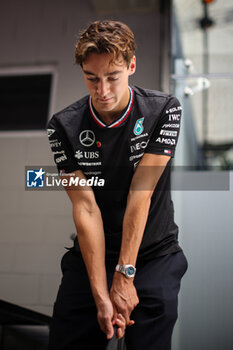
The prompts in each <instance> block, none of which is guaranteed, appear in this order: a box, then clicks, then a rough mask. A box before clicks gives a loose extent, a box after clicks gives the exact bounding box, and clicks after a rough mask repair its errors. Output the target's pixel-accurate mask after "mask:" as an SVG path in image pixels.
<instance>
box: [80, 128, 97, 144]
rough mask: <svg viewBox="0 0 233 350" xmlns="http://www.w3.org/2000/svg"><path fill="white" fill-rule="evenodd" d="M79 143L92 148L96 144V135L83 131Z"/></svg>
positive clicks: (89, 131)
mask: <svg viewBox="0 0 233 350" xmlns="http://www.w3.org/2000/svg"><path fill="white" fill-rule="evenodd" d="M79 141H80V142H81V144H82V145H83V146H85V147H90V146H92V145H93V144H94V142H95V134H94V133H93V131H91V130H83V131H82V132H81V134H80V135H79Z"/></svg>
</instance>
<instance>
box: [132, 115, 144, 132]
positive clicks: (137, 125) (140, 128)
mask: <svg viewBox="0 0 233 350" xmlns="http://www.w3.org/2000/svg"><path fill="white" fill-rule="evenodd" d="M143 120H144V118H140V119H138V120H137V121H136V123H135V126H134V129H133V133H134V135H136V136H138V135H141V133H142V132H143V130H144V127H143V125H142V123H143Z"/></svg>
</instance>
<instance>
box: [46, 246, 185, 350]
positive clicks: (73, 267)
mask: <svg viewBox="0 0 233 350" xmlns="http://www.w3.org/2000/svg"><path fill="white" fill-rule="evenodd" d="M116 263H117V261H116V260H114V259H107V260H106V267H107V278H108V284H109V288H110V286H111V281H112V277H113V273H114V270H115V266H116ZM136 267H137V273H136V277H135V280H134V284H135V287H136V289H137V293H138V297H139V300H140V302H139V304H138V305H137V307H136V308H135V309H134V311H133V312H132V316H131V319H133V320H135V324H134V325H133V326H130V327H127V328H126V333H125V342H126V347H127V350H143V349H145V350H170V349H171V336H172V331H173V327H174V325H175V322H176V319H177V296H178V293H179V289H180V281H181V278H182V276H183V275H184V273H185V271H186V269H187V260H186V258H185V256H184V254H183V252H182V251H179V252H177V253H174V254H168V255H165V256H161V257H157V258H155V259H153V260H149V261H139V262H137V266H136ZM61 268H62V272H63V278H62V282H61V285H60V287H59V291H58V295H57V299H56V302H55V304H54V312H53V320H52V324H51V327H50V337H49V347H48V350H91V349H100V350H101V349H103V350H104V349H105V347H106V345H107V340H106V336H105V334H104V333H103V332H102V331H101V330H100V328H99V325H98V322H97V310H96V306H95V303H94V299H93V297H92V294H91V290H90V284H89V280H88V276H87V272H86V268H85V265H84V262H83V259H82V257H81V254H80V253H77V252H75V250H74V249H71V250H70V251H68V252H67V253H66V254H65V255H64V256H63V258H62V261H61Z"/></svg>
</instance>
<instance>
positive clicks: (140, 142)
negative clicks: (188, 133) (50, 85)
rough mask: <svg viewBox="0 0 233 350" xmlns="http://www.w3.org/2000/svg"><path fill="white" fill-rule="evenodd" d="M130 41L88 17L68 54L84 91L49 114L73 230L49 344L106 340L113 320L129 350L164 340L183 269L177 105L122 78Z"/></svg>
mask: <svg viewBox="0 0 233 350" xmlns="http://www.w3.org/2000/svg"><path fill="white" fill-rule="evenodd" d="M135 48H136V44H135V40H134V35H133V33H132V31H131V30H130V29H129V28H128V26H126V25H125V24H123V23H121V22H116V21H97V22H94V23H92V24H91V25H90V26H89V27H88V28H87V29H86V30H85V31H84V32H83V33H82V35H81V36H80V39H79V41H78V43H77V45H76V53H75V54H76V63H77V64H79V65H80V66H81V69H82V73H83V77H84V82H85V84H86V86H87V88H88V91H89V94H90V95H89V96H87V97H84V98H83V99H81V100H79V101H77V102H75V103H74V104H72V105H71V106H69V107H67V108H65V109H64V110H63V111H61V112H59V113H57V114H55V115H54V116H53V118H52V119H51V121H50V122H49V140H50V144H51V147H52V151H53V153H54V158H55V162H56V164H57V167H58V170H59V171H60V172H61V174H62V177H64V178H66V179H67V180H69V178H70V174H73V176H75V178H76V179H78V180H79V183H76V184H75V183H73V184H72V183H71V184H70V186H69V187H67V188H66V190H67V194H68V196H69V198H70V199H71V202H72V206H73V218H74V223H75V226H76V229H77V238H76V239H75V242H74V247H73V248H71V249H70V251H68V252H67V253H66V254H65V255H64V257H63V259H62V262H61V267H62V272H63V279H62V283H61V286H60V288H59V291H58V295H57V299H56V302H55V305H54V313H53V322H52V325H51V330H50V342H49V349H50V350H51V349H56V350H65V349H69V350H72V349H83V350H87V349H93V348H94V347H95V348H96V349H104V348H105V346H106V344H107V341H108V339H111V338H112V336H113V334H114V329H113V326H114V325H116V326H117V329H118V330H117V336H118V338H121V337H122V336H123V335H124V334H125V341H126V346H127V350H142V349H143V348H144V349H146V350H150V349H151V350H152V349H158V350H168V349H170V347H171V335H172V330H173V327H174V324H175V321H176V318H177V295H178V292H179V288H180V280H181V277H182V276H183V274H184V272H185V270H186V268H187V262H186V259H185V257H184V255H183V252H182V250H181V248H180V247H179V245H178V240H177V235H178V228H177V226H176V224H175V223H174V219H173V204H172V201H171V198H170V165H171V157H173V156H174V151H175V146H176V143H177V138H178V133H179V122H180V115H181V107H180V104H179V102H178V101H177V99H176V98H175V97H172V96H171V95H167V94H164V93H161V92H158V91H149V90H145V89H142V88H139V87H130V86H129V85H128V81H129V76H130V75H132V74H134V72H135V69H136V58H135ZM88 181H89V183H88ZM90 184H91V185H92V186H90ZM76 185H77V186H76Z"/></svg>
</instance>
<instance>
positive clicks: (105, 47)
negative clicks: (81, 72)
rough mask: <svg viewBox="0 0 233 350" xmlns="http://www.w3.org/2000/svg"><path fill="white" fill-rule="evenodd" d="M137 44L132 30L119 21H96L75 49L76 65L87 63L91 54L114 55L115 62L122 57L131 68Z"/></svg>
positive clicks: (85, 31) (82, 36) (82, 34)
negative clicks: (130, 64) (86, 60)
mask: <svg viewBox="0 0 233 350" xmlns="http://www.w3.org/2000/svg"><path fill="white" fill-rule="evenodd" d="M135 49H136V43H135V39H134V34H133V32H132V31H131V29H130V28H129V27H128V26H127V25H126V24H124V23H122V22H118V21H109V20H105V21H95V22H93V23H91V24H90V25H89V27H88V28H87V29H86V30H84V31H83V33H81V35H80V38H79V41H78V42H77V44H76V47H75V63H77V64H80V65H81V66H82V63H83V62H84V61H85V59H86V58H87V56H88V54H89V53H92V52H94V53H98V54H101V53H109V54H113V61H115V60H117V59H119V57H120V56H121V55H122V57H123V59H124V61H125V62H126V63H127V66H129V63H130V60H131V58H132V57H133V56H134V54H135Z"/></svg>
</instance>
